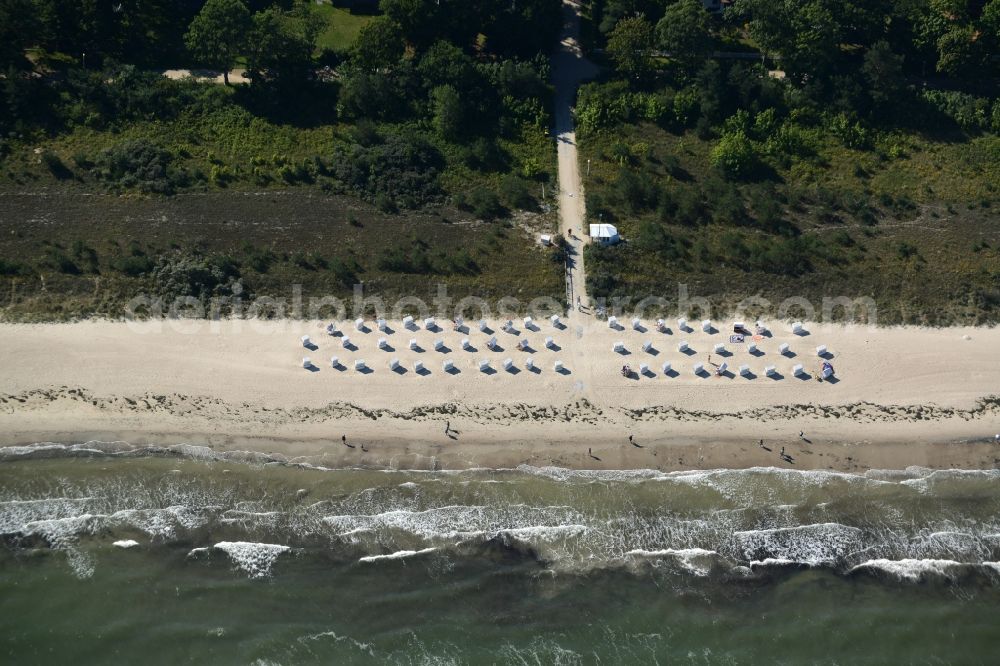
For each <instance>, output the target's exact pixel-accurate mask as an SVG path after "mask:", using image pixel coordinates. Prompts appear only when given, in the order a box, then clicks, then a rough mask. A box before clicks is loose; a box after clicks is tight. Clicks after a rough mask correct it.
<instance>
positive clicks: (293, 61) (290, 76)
mask: <svg viewBox="0 0 1000 666" xmlns="http://www.w3.org/2000/svg"><path fill="white" fill-rule="evenodd" d="M321 28H322V25H321V22H320V20H319V18H318V17H317V16H316V14H314V13H313V12H312V10H311V9H310V8H309V5H305V4H303V5H296V7H295V8H294V9H293V10H291V11H287V12H286V11H282V10H280V9H278V8H277V7H273V6H272V7H270V8H268V9H265V10H264V11H262V12H257V13H256V14H254V15H253V28H252V29H251V30H250V43H249V53H248V57H247V74H248V75H249V77H250V79H251V80H252V81H253V82H254V83H258V82H269V83H275V84H278V85H286V84H288V85H295V84H296V83H301V82H302V81H304V80H306V79H308V78H310V77H311V75H312V68H313V60H312V57H313V51H315V49H316V37H317V36H318V35H319V31H320V29H321Z"/></svg>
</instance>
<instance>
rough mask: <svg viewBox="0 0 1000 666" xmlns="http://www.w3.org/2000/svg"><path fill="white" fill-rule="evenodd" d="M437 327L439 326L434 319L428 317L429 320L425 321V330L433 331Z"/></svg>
mask: <svg viewBox="0 0 1000 666" xmlns="http://www.w3.org/2000/svg"><path fill="white" fill-rule="evenodd" d="M436 326H437V324H435V323H434V317H428V318H427V319H424V328H426V329H427V330H428V331H433V330H434V328H435V327H436Z"/></svg>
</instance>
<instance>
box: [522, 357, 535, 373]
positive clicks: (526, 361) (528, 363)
mask: <svg viewBox="0 0 1000 666" xmlns="http://www.w3.org/2000/svg"><path fill="white" fill-rule="evenodd" d="M524 367H525V368H527V369H528V370H534V369H535V362H534V361H533V360H532V359H531V357H530V356H529V357H528V358H526V359H524Z"/></svg>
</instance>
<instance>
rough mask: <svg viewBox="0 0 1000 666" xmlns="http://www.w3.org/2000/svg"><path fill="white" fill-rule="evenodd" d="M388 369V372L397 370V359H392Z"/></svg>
mask: <svg viewBox="0 0 1000 666" xmlns="http://www.w3.org/2000/svg"><path fill="white" fill-rule="evenodd" d="M389 369H390V370H397V369H399V359H398V358H394V359H392V360H390V361H389Z"/></svg>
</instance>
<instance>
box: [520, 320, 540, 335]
mask: <svg viewBox="0 0 1000 666" xmlns="http://www.w3.org/2000/svg"><path fill="white" fill-rule="evenodd" d="M524 328H525V330H528V331H531V332H532V333H537V332H538V331H540V330H542V329H540V328H538V325H537V324H535V323H534V322H532V323H530V324H527V325H526V326H525V327H524Z"/></svg>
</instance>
